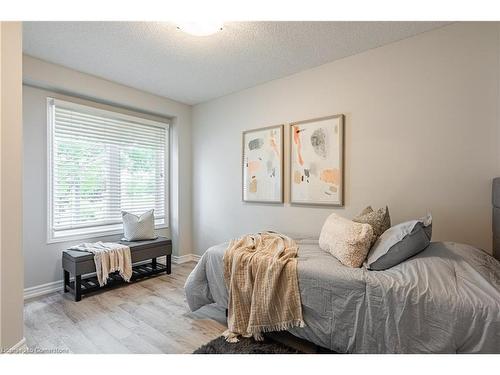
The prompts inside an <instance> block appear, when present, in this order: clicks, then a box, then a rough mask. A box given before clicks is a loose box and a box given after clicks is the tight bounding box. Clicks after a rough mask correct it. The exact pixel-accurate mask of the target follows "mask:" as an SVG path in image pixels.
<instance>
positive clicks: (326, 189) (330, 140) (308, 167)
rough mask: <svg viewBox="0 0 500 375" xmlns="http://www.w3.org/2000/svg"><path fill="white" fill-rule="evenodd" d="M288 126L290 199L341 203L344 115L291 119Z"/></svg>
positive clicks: (293, 201) (296, 202)
mask: <svg viewBox="0 0 500 375" xmlns="http://www.w3.org/2000/svg"><path fill="white" fill-rule="evenodd" d="M289 130H290V137H289V143H290V155H289V156H290V158H289V164H290V165H289V189H290V190H289V191H290V203H291V204H293V205H314V206H329V207H343V206H344V115H343V114H338V115H333V116H326V117H320V118H314V119H310V120H305V121H297V122H293V123H290V129H289ZM306 133H307V134H306Z"/></svg>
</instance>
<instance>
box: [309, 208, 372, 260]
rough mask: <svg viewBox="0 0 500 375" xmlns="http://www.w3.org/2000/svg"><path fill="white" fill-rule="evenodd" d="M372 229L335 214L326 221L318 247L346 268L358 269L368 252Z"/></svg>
mask: <svg viewBox="0 0 500 375" xmlns="http://www.w3.org/2000/svg"><path fill="white" fill-rule="evenodd" d="M372 237H373V229H372V227H371V225H369V224H363V223H355V222H353V221H351V220H348V219H345V218H343V217H341V216H338V215H337V214H331V215H330V216H328V218H327V219H326V221H325V223H324V224H323V228H322V229H321V234H320V236H319V247H320V248H321V249H323V250H325V251H328V252H329V253H330V254H332V255H333V256H334V257H335V258H337V259H338V260H339V261H340V263H342V264H343V265H345V266H348V267H360V266H361V265H362V264H363V261H364V260H365V258H366V254H368V251H369V250H370V243H371V240H372Z"/></svg>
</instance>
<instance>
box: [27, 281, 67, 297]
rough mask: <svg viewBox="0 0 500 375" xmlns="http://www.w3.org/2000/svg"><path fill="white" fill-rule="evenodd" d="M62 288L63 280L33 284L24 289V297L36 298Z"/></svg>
mask: <svg viewBox="0 0 500 375" xmlns="http://www.w3.org/2000/svg"><path fill="white" fill-rule="evenodd" d="M62 289H63V281H62V280H58V281H53V282H51V283H47V284H42V285H37V286H32V287H30V288H26V289H24V299H25V300H27V299H30V298H35V297H39V296H43V295H46V294H50V293H54V292H59V291H60V290H62Z"/></svg>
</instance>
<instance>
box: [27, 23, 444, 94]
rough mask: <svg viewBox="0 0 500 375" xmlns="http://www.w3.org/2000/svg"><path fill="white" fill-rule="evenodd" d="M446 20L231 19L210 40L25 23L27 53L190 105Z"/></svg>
mask: <svg viewBox="0 0 500 375" xmlns="http://www.w3.org/2000/svg"><path fill="white" fill-rule="evenodd" d="M445 24H446V23H444V22H232V23H226V24H225V27H224V30H222V31H221V32H219V33H217V34H214V35H211V36H207V37H195V36H190V35H187V34H185V33H183V32H181V31H179V30H177V28H176V27H175V25H174V24H172V23H151V22H24V29H23V30H24V37H23V42H24V52H25V53H26V54H28V55H31V56H34V57H38V58H40V59H43V60H46V61H50V62H53V63H56V64H60V65H64V66H66V67H69V68H73V69H75V70H79V71H81V72H85V73H89V74H93V75H96V76H99V77H102V78H105V79H108V80H111V81H115V82H118V83H121V84H124V85H127V86H131V87H134V88H137V89H141V90H144V91H147V92H151V93H154V94H157V95H161V96H164V97H168V98H171V99H174V100H177V101H180V102H183V103H187V104H196V103H200V102H204V101H207V100H210V99H213V98H216V97H219V96H223V95H226V94H229V93H231V92H235V91H239V90H242V89H245V88H248V87H251V86H255V85H257V84H259V83H263V82H266V81H270V80H273V79H276V78H280V77H284V76H287V75H290V74H293V73H296V72H299V71H301V70H304V69H308V68H312V67H314V66H318V65H321V64H324V63H327V62H330V61H333V60H336V59H340V58H343V57H346V56H350V55H353V54H356V53H359V52H362V51H366V50H368V49H371V48H375V47H378V46H381V45H384V44H388V43H391V42H394V41H397V40H400V39H404V38H408V37H411V36H413V35H416V34H418V33H421V32H424V31H428V30H431V29H434V28H437V27H441V26H443V25H445Z"/></svg>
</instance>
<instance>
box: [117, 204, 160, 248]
mask: <svg viewBox="0 0 500 375" xmlns="http://www.w3.org/2000/svg"><path fill="white" fill-rule="evenodd" d="M122 219H123V237H124V238H123V239H124V240H126V241H140V240H154V239H156V238H158V236H157V235H156V234H155V218H154V210H149V211H146V212H144V213H143V214H142V215H140V216H137V215H134V214H131V213H129V212H125V211H122Z"/></svg>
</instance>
